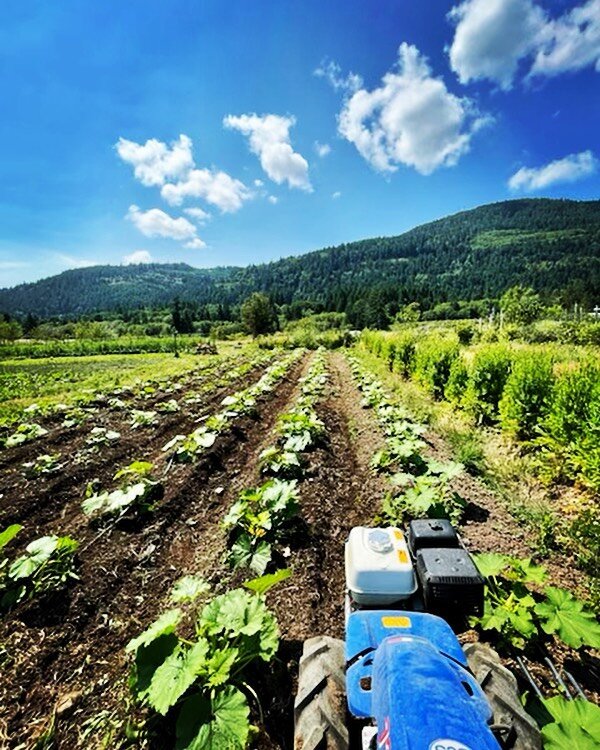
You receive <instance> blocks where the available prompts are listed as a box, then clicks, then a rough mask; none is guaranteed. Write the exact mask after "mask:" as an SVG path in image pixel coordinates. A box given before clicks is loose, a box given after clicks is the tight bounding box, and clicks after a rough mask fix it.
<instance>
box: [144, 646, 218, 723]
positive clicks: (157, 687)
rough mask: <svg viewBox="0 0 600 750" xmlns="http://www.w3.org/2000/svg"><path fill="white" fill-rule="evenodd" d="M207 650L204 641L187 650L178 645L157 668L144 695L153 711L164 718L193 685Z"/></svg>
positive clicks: (204, 660)
mask: <svg viewBox="0 0 600 750" xmlns="http://www.w3.org/2000/svg"><path fill="white" fill-rule="evenodd" d="M208 649H209V644H208V642H207V641H205V640H200V641H198V642H197V643H195V644H194V645H193V646H192V647H191V648H189V647H187V646H184V645H182V644H181V643H179V644H178V646H177V647H176V648H175V650H174V651H173V653H171V654H170V655H169V656H168V657H167V658H166V659H165V660H164V662H163V663H162V664H161V665H160V666H159V667H158V668H157V670H156V671H155V672H154V675H153V676H152V682H151V683H150V687H149V688H148V691H147V693H146V698H147V700H148V703H149V704H150V705H151V706H152V708H153V709H154V710H155V711H158V713H159V714H162V715H163V716H164V715H165V714H166V713H167V712H168V710H169V709H170V708H171V706H173V705H175V703H177V701H178V700H179V698H181V696H182V695H183V694H184V693H185V691H186V690H187V689H188V688H189V687H191V686H192V685H193V684H194V682H195V681H196V678H197V675H198V672H199V671H200V669H201V668H202V666H203V665H204V664H205V662H206V657H207V654H208Z"/></svg>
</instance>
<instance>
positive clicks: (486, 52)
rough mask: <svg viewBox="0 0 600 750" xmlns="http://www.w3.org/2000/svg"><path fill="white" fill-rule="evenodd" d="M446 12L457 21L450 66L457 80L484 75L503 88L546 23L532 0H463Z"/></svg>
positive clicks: (534, 43)
mask: <svg viewBox="0 0 600 750" xmlns="http://www.w3.org/2000/svg"><path fill="white" fill-rule="evenodd" d="M449 15H450V18H451V19H452V20H453V21H455V22H456V31H455V34H454V39H453V41H452V45H451V47H450V66H451V67H452V70H454V72H455V73H456V74H457V75H458V79H459V81H460V82H461V83H469V81H476V80H480V79H482V78H487V79H489V80H492V81H495V82H496V83H497V84H498V85H499V86H500V88H502V89H505V90H507V89H510V88H511V86H512V81H513V78H514V76H515V73H516V71H517V68H518V65H519V60H520V59H521V58H523V57H525V56H526V55H528V54H530V53H531V52H532V51H533V50H534V49H535V47H536V46H537V44H538V43H539V37H540V35H542V34H543V29H544V25H545V20H544V12H543V11H542V10H541V9H540V8H538V7H537V6H535V5H534V4H533V2H531V0H466V2H464V3H462V4H461V5H459V6H457V7H456V8H453V9H452V11H451V12H450V14H449Z"/></svg>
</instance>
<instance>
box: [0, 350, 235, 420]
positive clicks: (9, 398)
mask: <svg viewBox="0 0 600 750" xmlns="http://www.w3.org/2000/svg"><path fill="white" fill-rule="evenodd" d="M219 351H220V353H221V355H222V354H231V353H232V352H233V351H236V347H235V345H233V344H230V343H227V344H221V345H220V347H219ZM210 361H215V362H216V361H218V357H206V356H197V355H194V354H181V355H180V357H178V358H177V357H174V356H173V354H170V353H169V354H160V353H154V354H127V355H124V354H105V355H96V356H89V357H60V358H59V359H54V358H40V359H19V360H4V361H3V362H1V363H0V424H10V423H12V422H14V421H16V420H19V419H20V418H21V416H22V414H23V410H24V409H26V408H27V407H28V406H30V405H31V404H33V403H36V404H38V405H39V406H40V407H42V408H43V407H47V406H52V405H53V404H57V403H66V404H73V403H75V402H81V401H82V400H83V401H85V400H89V399H92V398H93V397H94V395H95V394H97V393H102V392H103V391H106V390H111V389H113V388H116V387H119V386H129V385H132V384H134V383H135V382H136V381H141V380H150V379H163V378H170V377H173V376H177V375H181V374H183V373H186V372H190V371H191V370H194V369H196V368H197V367H199V366H202V365H204V364H206V363H207V362H210Z"/></svg>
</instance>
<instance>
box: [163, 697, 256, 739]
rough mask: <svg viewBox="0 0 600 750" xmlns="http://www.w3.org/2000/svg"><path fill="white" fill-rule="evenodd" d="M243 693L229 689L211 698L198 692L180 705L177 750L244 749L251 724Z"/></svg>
mask: <svg viewBox="0 0 600 750" xmlns="http://www.w3.org/2000/svg"><path fill="white" fill-rule="evenodd" d="M249 713H250V712H249V709H248V704H247V702H246V698H245V697H244V694H243V693H242V692H241V691H239V690H238V689H237V688H234V687H232V686H228V687H226V688H224V689H223V690H220V691H219V692H217V693H216V694H215V695H214V697H212V698H211V697H210V696H209V695H204V694H200V693H197V694H195V695H191V696H190V697H189V698H187V699H186V701H185V702H184V703H183V705H182V707H181V711H180V712H179V717H178V719H177V725H176V734H177V741H176V744H175V749H176V750H244V748H245V747H246V744H247V742H248V733H249V730H250V725H249V722H248V716H249Z"/></svg>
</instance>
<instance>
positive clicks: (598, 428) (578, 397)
mask: <svg viewBox="0 0 600 750" xmlns="http://www.w3.org/2000/svg"><path fill="white" fill-rule="evenodd" d="M536 442H537V444H538V445H539V446H541V448H542V453H541V457H540V461H541V464H542V471H543V473H544V474H545V475H546V477H547V478H549V479H558V478H560V479H563V480H575V479H577V478H578V477H582V478H583V480H584V482H585V484H587V485H588V486H589V487H591V488H592V489H595V490H598V489H600V368H599V367H598V365H596V364H595V363H593V362H584V363H583V364H581V365H579V366H578V367H577V368H575V369H569V370H567V371H565V372H563V373H562V374H561V375H559V377H558V379H557V382H556V386H555V389H554V399H553V402H552V407H551V408H550V411H549V413H548V416H547V417H546V419H545V420H544V422H543V424H542V434H541V436H540V437H539V439H538V440H537V441H536Z"/></svg>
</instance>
